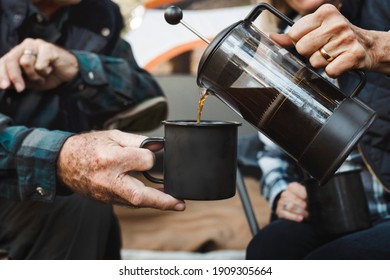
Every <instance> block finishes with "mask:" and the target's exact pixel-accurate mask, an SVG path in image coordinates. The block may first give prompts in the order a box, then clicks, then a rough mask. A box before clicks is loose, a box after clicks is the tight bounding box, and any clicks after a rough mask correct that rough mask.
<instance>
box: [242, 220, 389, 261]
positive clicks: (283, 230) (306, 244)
mask: <svg viewBox="0 0 390 280" xmlns="http://www.w3.org/2000/svg"><path fill="white" fill-rule="evenodd" d="M246 258H247V259H258V260H293V259H294V260H297V259H307V260H389V259H390V219H386V220H382V221H381V222H379V223H376V224H374V225H373V226H372V227H370V228H368V229H365V230H361V231H357V232H353V233H349V234H345V235H341V236H340V235H339V236H322V235H320V234H318V233H317V232H316V230H315V229H314V227H313V226H312V225H311V224H310V223H297V222H292V221H287V220H283V219H279V220H275V221H273V222H271V223H270V224H268V225H267V226H266V227H264V229H262V230H260V232H259V233H258V234H257V235H256V236H255V237H254V238H253V239H252V240H251V242H250V243H249V245H248V247H247V252H246Z"/></svg>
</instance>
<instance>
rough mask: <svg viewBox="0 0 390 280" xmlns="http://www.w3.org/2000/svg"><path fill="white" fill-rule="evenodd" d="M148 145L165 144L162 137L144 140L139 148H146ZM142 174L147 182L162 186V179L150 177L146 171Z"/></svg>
mask: <svg viewBox="0 0 390 280" xmlns="http://www.w3.org/2000/svg"><path fill="white" fill-rule="evenodd" d="M150 143H163V144H165V139H164V138H163V137H150V138H146V139H145V140H144V141H142V143H141V145H140V148H145V146H147V145H148V144H150ZM142 174H143V175H144V176H145V178H146V179H148V180H149V181H151V182H153V183H157V184H164V179H159V178H156V177H154V176H152V175H150V174H149V172H148V171H144V172H142Z"/></svg>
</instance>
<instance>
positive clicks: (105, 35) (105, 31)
mask: <svg viewBox="0 0 390 280" xmlns="http://www.w3.org/2000/svg"><path fill="white" fill-rule="evenodd" d="M101 33H102V35H103V36H104V37H107V36H109V35H110V34H111V31H110V29H109V28H107V27H105V28H103V29H102V31H101Z"/></svg>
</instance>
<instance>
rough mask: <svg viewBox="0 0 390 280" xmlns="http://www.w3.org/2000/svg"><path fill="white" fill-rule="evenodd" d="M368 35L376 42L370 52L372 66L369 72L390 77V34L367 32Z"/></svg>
mask: <svg viewBox="0 0 390 280" xmlns="http://www.w3.org/2000/svg"><path fill="white" fill-rule="evenodd" d="M367 35H368V36H369V37H370V38H371V40H372V41H373V42H374V43H373V48H372V49H371V50H370V51H369V53H370V56H371V57H372V65H371V67H370V69H367V70H371V71H375V72H381V73H384V74H386V75H390V32H383V31H367Z"/></svg>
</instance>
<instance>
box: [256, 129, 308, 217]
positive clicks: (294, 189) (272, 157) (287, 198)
mask: <svg viewBox="0 0 390 280" xmlns="http://www.w3.org/2000/svg"><path fill="white" fill-rule="evenodd" d="M260 137H261V140H262V141H263V143H264V149H263V150H262V151H260V152H259V153H258V154H257V159H258V164H259V167H260V168H261V170H262V177H261V180H260V186H261V192H262V195H263V196H264V198H265V199H267V200H268V202H269V204H270V206H271V208H272V211H273V213H274V214H275V215H276V216H277V217H278V218H285V219H289V220H293V221H297V222H300V221H302V220H304V219H305V218H307V216H308V212H307V201H306V200H307V193H306V189H305V188H304V186H302V185H301V184H299V183H298V182H300V181H302V179H303V178H304V174H303V172H302V170H301V169H300V168H299V167H298V166H297V165H296V163H295V162H294V161H293V160H292V159H291V158H290V157H289V156H288V155H287V154H286V153H285V152H283V151H282V150H281V149H280V148H279V147H278V146H276V145H275V144H274V143H272V142H271V141H270V140H269V139H267V138H265V137H264V136H262V135H261V136H260Z"/></svg>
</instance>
